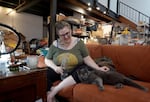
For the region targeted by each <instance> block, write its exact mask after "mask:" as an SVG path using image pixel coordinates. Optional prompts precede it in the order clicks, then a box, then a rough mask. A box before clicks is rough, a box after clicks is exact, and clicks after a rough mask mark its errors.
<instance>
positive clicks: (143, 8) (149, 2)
mask: <svg viewBox="0 0 150 102" xmlns="http://www.w3.org/2000/svg"><path fill="white" fill-rule="evenodd" d="M120 1H121V2H123V3H125V4H127V5H129V6H131V7H133V8H134V9H136V10H138V11H140V12H142V13H144V14H146V15H147V16H150V7H149V6H150V0H120Z"/></svg>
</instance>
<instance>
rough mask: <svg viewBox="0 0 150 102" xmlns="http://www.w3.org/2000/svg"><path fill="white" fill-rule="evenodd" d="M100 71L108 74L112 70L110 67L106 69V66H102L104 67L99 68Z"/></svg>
mask: <svg viewBox="0 0 150 102" xmlns="http://www.w3.org/2000/svg"><path fill="white" fill-rule="evenodd" d="M99 70H101V71H104V72H107V71H109V70H110V69H109V68H108V67H106V66H102V67H100V68H99Z"/></svg>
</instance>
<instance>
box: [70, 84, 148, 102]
mask: <svg viewBox="0 0 150 102" xmlns="http://www.w3.org/2000/svg"><path fill="white" fill-rule="evenodd" d="M138 83H139V84H142V85H144V86H147V87H148V88H150V83H144V82H138ZM104 87H105V89H104V91H99V89H98V87H97V86H96V85H90V84H78V85H76V87H74V90H73V96H74V97H73V98H74V102H150V91H149V92H144V91H141V90H139V89H136V88H133V87H130V86H124V87H123V88H121V89H116V88H115V87H114V86H110V85H105V86H104Z"/></svg>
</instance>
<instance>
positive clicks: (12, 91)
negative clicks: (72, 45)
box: [0, 68, 47, 102]
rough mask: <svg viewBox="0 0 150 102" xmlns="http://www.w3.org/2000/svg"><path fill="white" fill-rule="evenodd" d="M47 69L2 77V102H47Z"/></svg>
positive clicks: (0, 81)
mask: <svg viewBox="0 0 150 102" xmlns="http://www.w3.org/2000/svg"><path fill="white" fill-rule="evenodd" d="M46 70H47V69H46V68H43V69H33V70H28V71H21V72H10V73H8V74H7V75H5V76H0V102H35V101H36V100H38V99H42V101H43V102H46V87H47V86H46V85H47V83H46V82H47V81H46V80H47V79H46Z"/></svg>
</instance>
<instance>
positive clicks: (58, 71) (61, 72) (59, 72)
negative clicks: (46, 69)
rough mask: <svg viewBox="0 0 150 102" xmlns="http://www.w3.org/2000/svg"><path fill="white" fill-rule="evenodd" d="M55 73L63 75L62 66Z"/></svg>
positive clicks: (56, 68)
mask: <svg viewBox="0 0 150 102" xmlns="http://www.w3.org/2000/svg"><path fill="white" fill-rule="evenodd" d="M55 72H56V73H58V74H63V68H62V67H61V66H57V67H55Z"/></svg>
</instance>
